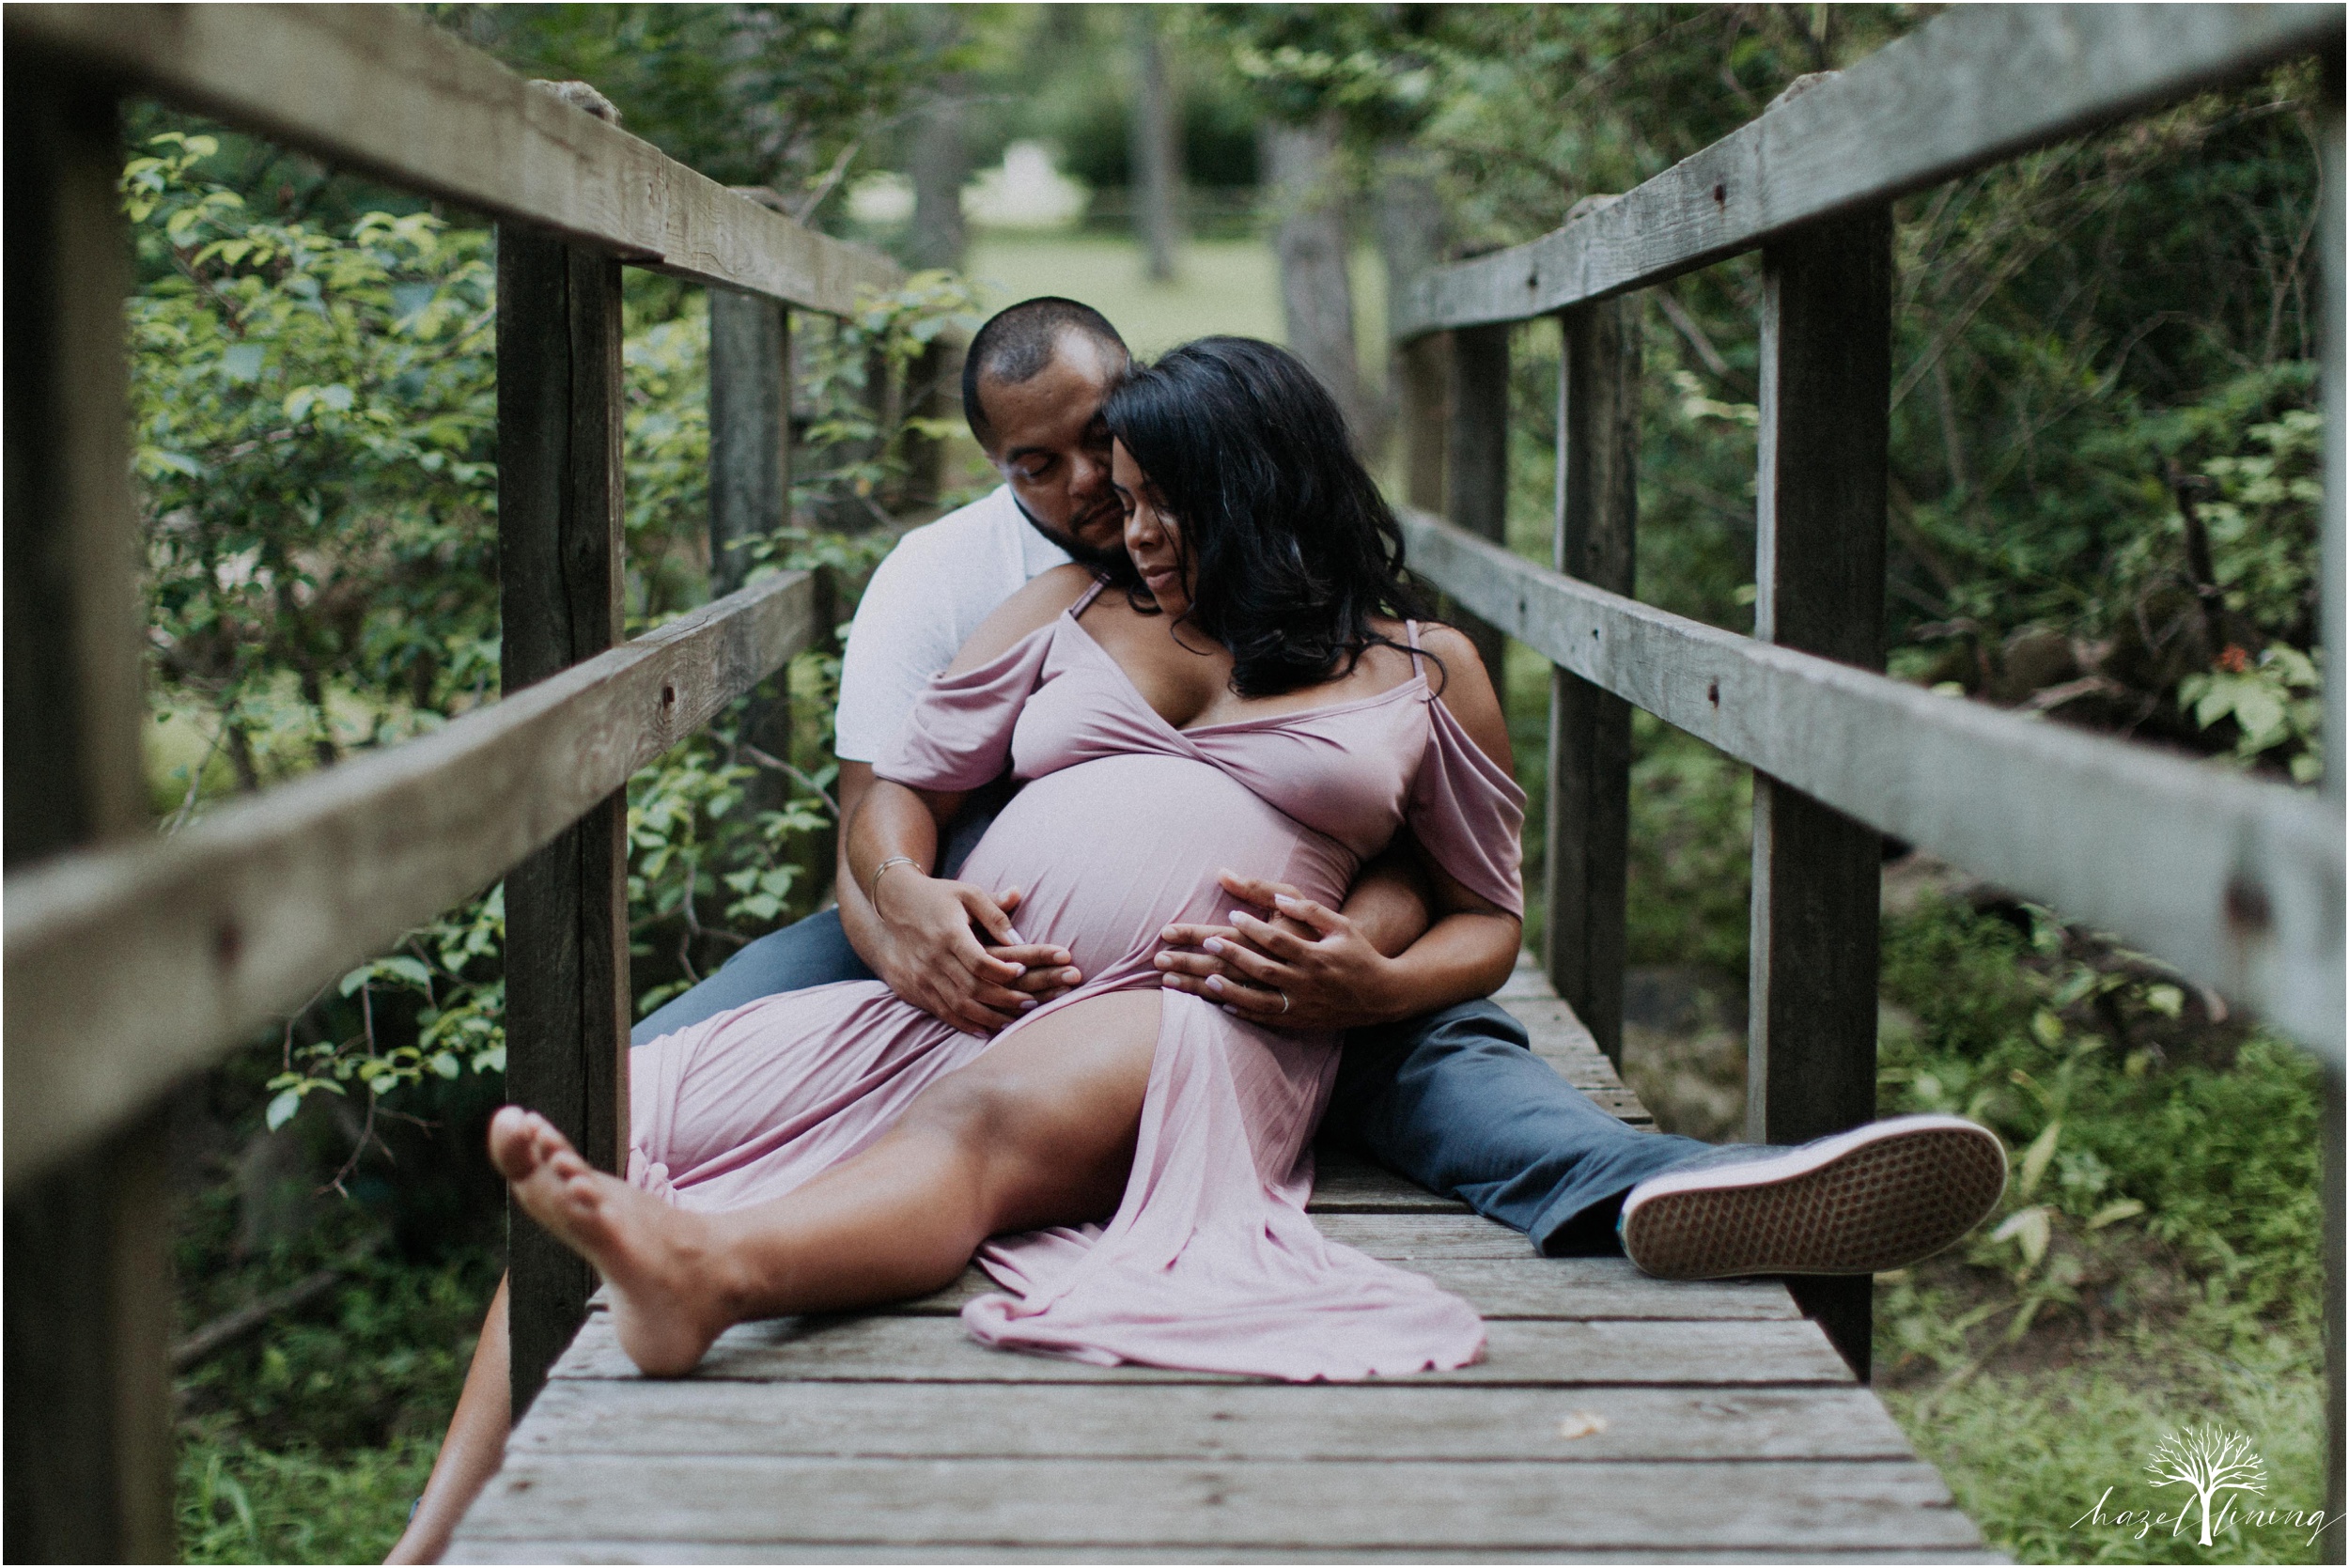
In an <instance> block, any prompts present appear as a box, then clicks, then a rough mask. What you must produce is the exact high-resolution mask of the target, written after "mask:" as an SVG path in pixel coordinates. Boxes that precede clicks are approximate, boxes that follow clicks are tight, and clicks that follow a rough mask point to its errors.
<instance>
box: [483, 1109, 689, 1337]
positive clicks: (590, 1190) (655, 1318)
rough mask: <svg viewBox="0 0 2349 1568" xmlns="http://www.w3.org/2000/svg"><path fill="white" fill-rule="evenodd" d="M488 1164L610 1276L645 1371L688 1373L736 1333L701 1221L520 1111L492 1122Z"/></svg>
mask: <svg viewBox="0 0 2349 1568" xmlns="http://www.w3.org/2000/svg"><path fill="white" fill-rule="evenodd" d="M490 1162H491V1163H492V1164H494V1165H496V1166H497V1168H498V1170H499V1172H501V1173H502V1174H503V1175H504V1176H505V1177H506V1183H507V1185H508V1186H509V1187H510V1188H512V1190H513V1193H514V1197H515V1199H516V1201H517V1202H519V1203H521V1205H522V1207H523V1208H525V1209H527V1210H529V1211H530V1216H531V1218H532V1219H536V1220H537V1221H538V1223H539V1224H541V1225H544V1226H545V1227H546V1228H547V1229H548V1230H550V1231H552V1232H553V1233H554V1234H555V1235H557V1236H558V1237H560V1238H561V1239H562V1240H563V1241H564V1242H566V1243H567V1244H568V1245H569V1246H570V1247H572V1248H574V1249H575V1250H578V1251H579V1252H581V1253H582V1254H583V1255H584V1256H585V1257H586V1259H587V1261H588V1262H589V1263H592V1264H594V1265H596V1271H597V1272H598V1273H599V1274H601V1275H602V1276H603V1281H604V1283H605V1284H607V1285H609V1286H610V1287H611V1289H612V1326H613V1327H614V1330H616V1331H617V1333H618V1334H619V1337H620V1348H621V1349H623V1350H625V1351H627V1352H628V1357H629V1359H630V1360H631V1361H634V1362H635V1363H636V1365H637V1367H638V1369H639V1370H640V1371H642V1372H644V1373H646V1374H647V1375H649V1376H653V1377H676V1376H679V1375H681V1374H685V1373H689V1372H691V1371H692V1370H693V1368H694V1367H695V1366H697V1365H698V1364H700V1361H701V1358H702V1356H703V1354H704V1353H705V1352H707V1351H708V1349H709V1346H710V1343H711V1342H713V1341H715V1340H716V1339H717V1337H718V1336H719V1335H720V1334H722V1333H723V1332H724V1331H725V1330H726V1329H727V1328H728V1327H731V1326H732V1325H733V1323H734V1322H735V1318H734V1316H733V1315H732V1313H731V1312H729V1311H728V1309H727V1307H726V1304H725V1302H724V1300H723V1298H722V1293H721V1291H720V1289H719V1287H718V1286H717V1284H716V1283H715V1282H714V1281H713V1279H712V1274H711V1270H710V1267H709V1264H710V1262H711V1261H712V1260H711V1247H710V1238H709V1236H708V1227H707V1225H706V1224H705V1223H704V1222H703V1220H702V1219H701V1218H700V1217H699V1216H697V1215H692V1214H688V1213H685V1212H683V1211H681V1210H677V1209H674V1208H671V1207H670V1206H669V1205H667V1204H666V1203H661V1201H660V1200H659V1199H657V1198H654V1197H652V1196H651V1195H650V1194H648V1193H644V1192H639V1191H637V1190H636V1189H635V1188H632V1187H630V1186H629V1185H628V1184H627V1183H626V1182H623V1181H621V1180H619V1179H618V1178H617V1177H614V1176H610V1175H606V1174H605V1173H604V1172H601V1171H599V1170H597V1169H596V1168H595V1167H593V1166H591V1165H589V1164H588V1163H587V1162H586V1160H584V1159H583V1158H582V1157H580V1154H579V1151H578V1150H576V1149H574V1148H572V1147H571V1144H570V1141H569V1140H568V1139H567V1138H565V1137H564V1136H563V1135H562V1133H560V1132H558V1131H556V1130H555V1127H554V1126H553V1124H552V1123H551V1122H549V1121H548V1120H547V1119H546V1118H545V1117H543V1116H541V1115H539V1114H537V1112H536V1111H530V1110H523V1109H522V1108H521V1107H520V1106H515V1105H509V1106H506V1107H505V1108H504V1109H503V1110H499V1112H498V1113H497V1115H496V1116H495V1117H493V1118H492V1119H491V1120H490Z"/></svg>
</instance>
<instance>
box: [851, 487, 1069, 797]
mask: <svg viewBox="0 0 2349 1568" xmlns="http://www.w3.org/2000/svg"><path fill="white" fill-rule="evenodd" d="M1067 559H1068V553H1067V551H1064V550H1062V549H1061V548H1060V546H1058V545H1056V544H1054V543H1052V541H1051V540H1050V539H1048V538H1046V537H1045V536H1043V535H1041V534H1039V533H1037V532H1036V531H1035V527H1034V524H1032V523H1030V522H1029V521H1028V520H1027V519H1026V518H1024V517H1021V516H1020V515H1019V507H1018V506H1017V505H1013V503H1012V498H1011V488H1010V487H1009V486H1008V485H1006V486H1002V487H999V488H998V489H995V490H993V491H992V492H990V493H989V494H988V495H984V496H982V497H980V498H979V499H978V500H976V501H973V502H972V503H971V505H968V506H964V507H961V508H959V509H957V510H956V511H952V512H949V513H947V514H946V515H945V516H944V517H942V518H940V519H939V520H937V521H936V522H929V523H924V524H923V525H922V526H921V527H919V528H916V529H913V530H912V531H910V533H908V534H907V535H906V536H905V537H904V538H902V539H899V540H898V541H897V546H896V548H895V549H894V550H892V551H890V552H889V554H888V556H887V558H886V559H884V560H883V561H882V562H881V564H880V565H879V567H875V568H874V570H873V581H872V582H871V583H870V584H868V585H867V586H866V588H865V590H864V598H863V601H862V602H861V603H859V604H858V605H857V611H856V622H855V624H854V625H853V626H851V627H850V628H849V629H848V651H847V652H846V653H845V654H843V655H842V656H841V660H840V708H839V712H838V714H837V715H836V716H835V718H834V720H833V724H834V728H835V732H836V736H837V741H836V745H835V747H834V750H835V752H836V753H837V754H838V755H839V756H840V757H841V758H842V760H844V761H848V762H875V761H878V760H879V758H880V755H881V753H883V752H884V751H886V750H888V748H889V746H890V744H891V742H893V741H894V740H895V739H896V738H897V732H898V730H900V729H901V728H903V727H904V725H905V722H906V715H907V714H909V713H910V712H912V711H913V705H914V702H915V701H916V699H918V698H919V697H920V696H921V695H922V689H923V688H924V687H926V686H927V685H928V684H929V681H930V677H931V676H932V675H936V674H938V672H939V671H941V670H942V669H944V668H945V667H946V666H947V665H949V664H951V663H953V662H954V658H955V655H956V654H957V653H958V652H960V651H961V648H962V644H964V643H965V642H967V641H969V640H970V636H971V634H972V632H974V631H976V630H978V629H979V623H980V622H982V621H984V620H986V619H987V617H988V614H989V613H992V612H993V611H994V609H995V607H996V606H997V605H999V604H1001V603H1003V600H1005V599H1007V598H1011V596H1012V595H1014V594H1016V593H1018V592H1019V590H1020V589H1021V588H1023V587H1025V586H1026V585H1027V584H1028V582H1029V581H1030V580H1031V579H1033V578H1036V577H1040V576H1042V575H1043V574H1044V573H1046V572H1048V571H1050V570H1051V569H1052V568H1053V567H1057V566H1061V565H1063V564H1065V563H1066V561H1067Z"/></svg>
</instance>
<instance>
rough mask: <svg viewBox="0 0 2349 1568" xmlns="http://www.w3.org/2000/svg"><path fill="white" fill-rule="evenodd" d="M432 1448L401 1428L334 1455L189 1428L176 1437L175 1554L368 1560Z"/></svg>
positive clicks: (208, 1558)
mask: <svg viewBox="0 0 2349 1568" xmlns="http://www.w3.org/2000/svg"><path fill="white" fill-rule="evenodd" d="M438 1452H440V1443H439V1440H438V1439H437V1438H433V1437H426V1436H410V1437H406V1438H402V1439H401V1440H400V1441H398V1442H396V1443H393V1444H392V1445H390V1446H389V1447H386V1448H381V1449H361V1450H358V1451H355V1452H350V1453H346V1454H338V1455H331V1456H330V1455H325V1454H320V1453H318V1452H314V1451H312V1450H309V1449H306V1448H302V1447H292V1448H286V1449H278V1450H271V1449H265V1448H259V1447H256V1446H255V1445H253V1444H251V1443H248V1442H242V1441H226V1442H223V1441H218V1440H215V1439H214V1438H212V1437H210V1436H204V1435H199V1436H191V1437H189V1438H187V1439H186V1440H184V1441H183V1442H181V1444H180V1445H179V1486H178V1505H179V1557H180V1560H182V1561H185V1562H378V1561H381V1560H382V1557H383V1554H384V1553H385V1552H387V1551H389V1550H391V1548H392V1543H393V1542H395V1541H397V1540H398V1539H399V1532H400V1531H401V1530H402V1529H405V1528H406V1526H407V1523H408V1510H409V1508H410V1507H411V1506H412V1504H413V1503H414V1502H415V1500H416V1498H417V1496H418V1494H420V1493H422V1492H423V1490H424V1483H425V1478H426V1477H427V1476H428V1475H430V1474H431V1473H432V1461H433V1459H434V1457H435V1456H436V1455H437V1454H438Z"/></svg>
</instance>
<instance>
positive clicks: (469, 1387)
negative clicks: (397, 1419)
mask: <svg viewBox="0 0 2349 1568" xmlns="http://www.w3.org/2000/svg"><path fill="white" fill-rule="evenodd" d="M512 1351H513V1342H512V1341H511V1340H510V1339H509V1338H508V1337H507V1334H506V1281H505V1280H504V1279H503V1278H501V1279H500V1280H499V1281H498V1292H497V1294H496V1295H495V1296H491V1297H490V1315H489V1316H488V1317H486V1318H484V1319H482V1321H481V1343H478V1344H476V1345H475V1346H474V1353H473V1365H472V1367H471V1368H470V1369H468V1370H467V1372H466V1373H465V1389H464V1392H462V1393H461V1394H459V1395H458V1396H457V1413H456V1414H455V1415H454V1416H451V1417H450V1418H449V1422H448V1436H445V1437H443V1438H442V1439H441V1456H440V1457H439V1458H437V1459H435V1460H434V1461H432V1477H431V1479H430V1480H428V1481H427V1482H426V1483H424V1496H423V1497H422V1498H419V1499H417V1502H416V1512H415V1513H414V1514H412V1515H411V1516H410V1517H409V1520H408V1528H407V1529H405V1530H403V1531H401V1532H400V1537H399V1540H398V1542H397V1544H395V1545H393V1547H392V1551H391V1555H390V1556H389V1557H386V1558H385V1559H384V1561H386V1562H438V1561H440V1560H441V1554H442V1553H443V1552H444V1551H446V1550H448V1538H449V1537H450V1536H451V1535H453V1534H454V1533H456V1530H457V1521H458V1520H459V1519H461V1518H463V1517H464V1516H465V1510H466V1509H468V1508H470V1507H472V1506H473V1500H474V1498H477V1497H479V1496H480V1495H481V1489H482V1488H483V1487H484V1486H487V1485H488V1484H489V1483H490V1477H491V1476H493V1475H495V1474H497V1473H498V1467H499V1466H500V1465H501V1464H503V1463H505V1460H506V1431H507V1429H508V1428H509V1427H511V1426H512V1425H513V1409H514V1404H513V1401H514V1384H513V1372H512Z"/></svg>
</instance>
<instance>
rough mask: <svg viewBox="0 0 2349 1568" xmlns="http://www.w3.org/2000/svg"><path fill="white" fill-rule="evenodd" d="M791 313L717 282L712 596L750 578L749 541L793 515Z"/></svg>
mask: <svg viewBox="0 0 2349 1568" xmlns="http://www.w3.org/2000/svg"><path fill="white" fill-rule="evenodd" d="M790 355H791V320H790V318H789V316H788V315H786V313H785V311H784V308H783V306H782V305H781V304H779V303H776V302H774V301H772V300H767V299H761V298H760V297H759V296H757V295H755V294H742V293H737V292H736V291H735V290H733V289H730V288H712V289H711V290H709V597H710V598H724V597H725V596H726V595H728V594H730V593H732V592H734V590H735V589H737V588H739V587H740V586H742V582H743V579H744V578H745V577H746V576H748V575H749V572H750V567H751V558H750V554H749V551H746V550H744V549H743V548H742V546H743V544H744V542H745V541H747V540H749V539H751V538H754V537H755V536H759V535H762V534H771V533H773V532H774V531H775V530H776V529H778V528H782V527H784V526H786V524H787V523H788V522H789V521H790V520H791V405H790V392H789V381H788V365H789V363H790Z"/></svg>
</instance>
